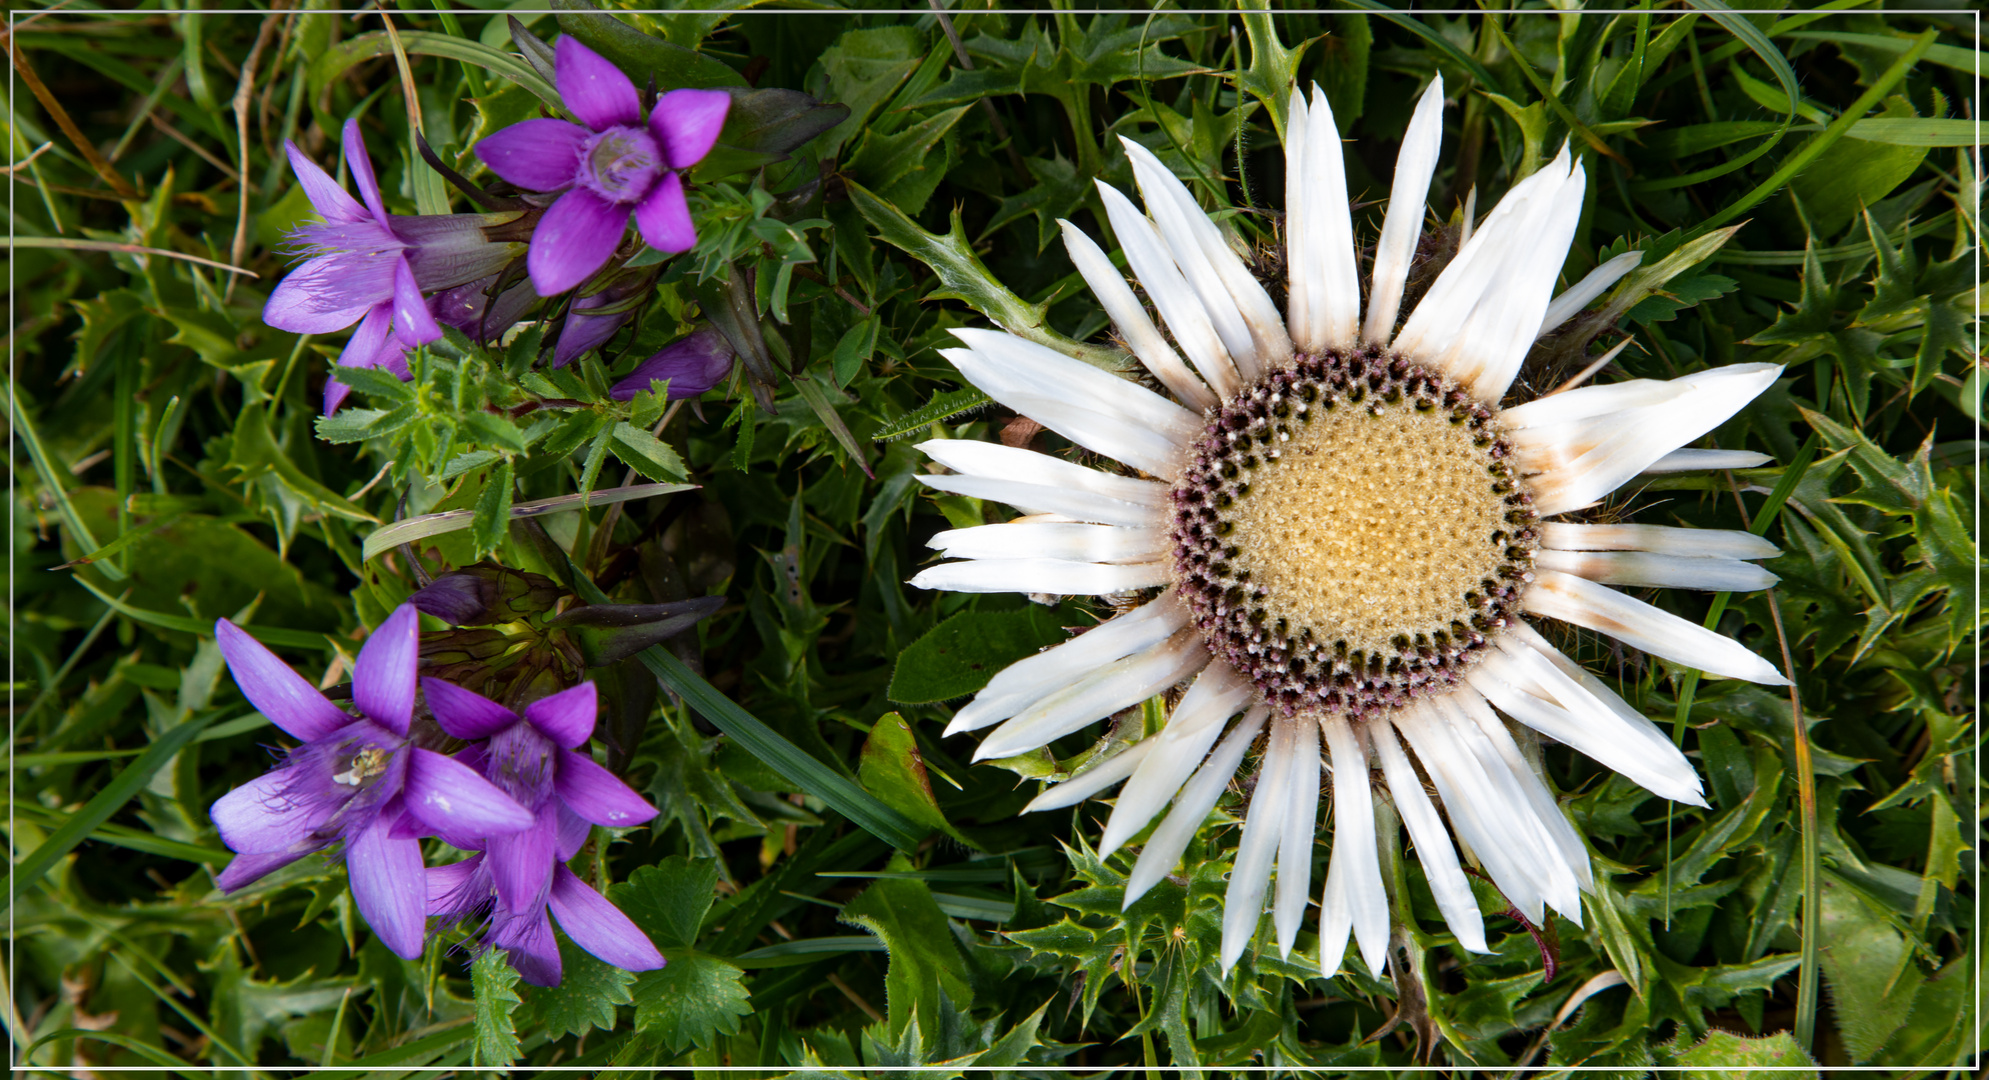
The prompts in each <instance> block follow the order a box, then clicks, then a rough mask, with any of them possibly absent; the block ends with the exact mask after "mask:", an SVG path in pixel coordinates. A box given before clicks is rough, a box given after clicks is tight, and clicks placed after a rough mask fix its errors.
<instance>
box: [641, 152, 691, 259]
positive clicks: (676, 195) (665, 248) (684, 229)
mask: <svg viewBox="0 0 1989 1080" xmlns="http://www.w3.org/2000/svg"><path fill="white" fill-rule="evenodd" d="M635 227H636V230H637V231H638V232H640V233H642V241H643V243H645V244H648V245H649V246H650V247H653V248H655V249H656V250H658V251H661V252H665V253H667V254H675V253H677V252H679V251H689V250H690V249H692V248H694V247H696V246H697V242H698V234H697V230H696V229H694V228H692V227H691V208H690V206H689V205H688V204H687V203H685V202H684V182H683V181H682V180H679V179H678V178H677V174H676V173H673V172H666V173H664V174H663V175H662V176H660V177H658V178H657V180H656V186H655V187H653V188H650V189H649V194H647V195H645V196H643V197H642V201H641V202H639V203H637V204H635Z"/></svg>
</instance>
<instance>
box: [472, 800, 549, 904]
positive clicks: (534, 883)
mask: <svg viewBox="0 0 1989 1080" xmlns="http://www.w3.org/2000/svg"><path fill="white" fill-rule="evenodd" d="M554 810H555V807H554V805H553V804H551V803H547V804H546V805H545V806H544V807H542V808H540V810H539V813H538V814H537V816H536V817H535V818H534V819H533V821H532V827H531V828H529V829H526V830H525V831H524V832H516V833H511V834H510V835H508V836H493V837H490V842H489V843H488V844H487V845H485V847H484V851H485V853H487V854H488V855H489V856H490V858H489V860H488V862H487V865H488V866H489V867H490V877H491V883H492V884H493V885H495V886H496V887H497V899H498V901H499V902H501V903H502V904H503V905H504V906H505V907H507V908H509V909H511V910H512V911H523V910H525V909H527V908H529V907H532V906H534V905H537V904H543V903H545V897H546V882H547V881H549V880H551V874H552V865H553V854H554V851H555V849H556V848H557V843H556V840H557V831H558V817H557V815H556V814H555V813H554Z"/></svg>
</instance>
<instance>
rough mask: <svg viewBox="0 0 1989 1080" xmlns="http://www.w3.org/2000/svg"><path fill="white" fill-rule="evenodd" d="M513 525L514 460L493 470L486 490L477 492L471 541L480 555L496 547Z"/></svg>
mask: <svg viewBox="0 0 1989 1080" xmlns="http://www.w3.org/2000/svg"><path fill="white" fill-rule="evenodd" d="M510 527H511V463H510V462H508V461H506V462H502V463H500V464H499V465H498V466H497V468H495V469H493V470H491V474H490V477H489V479H488V480H487V481H486V482H485V483H484V488H483V494H481V495H479V496H477V506H476V514H475V516H474V517H472V518H471V520H470V543H471V544H472V545H474V546H475V548H476V554H477V558H479V559H481V558H483V557H484V556H486V555H488V554H490V553H491V552H493V551H496V550H497V545H498V544H500V543H502V542H503V541H504V534H505V531H506V530H508V529H509V528H510Z"/></svg>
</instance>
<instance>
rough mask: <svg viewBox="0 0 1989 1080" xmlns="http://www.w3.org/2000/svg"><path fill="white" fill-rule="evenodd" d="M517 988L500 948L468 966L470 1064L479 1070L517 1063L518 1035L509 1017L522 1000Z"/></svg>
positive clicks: (516, 975) (513, 975) (506, 1066)
mask: <svg viewBox="0 0 1989 1080" xmlns="http://www.w3.org/2000/svg"><path fill="white" fill-rule="evenodd" d="M517 986H518V972H517V971H516V970H514V969H513V968H512V967H511V960H510V958H509V955H508V954H507V953H506V952H505V951H504V950H503V949H485V950H484V951H483V955H481V956H479V957H477V958H476V962H475V963H473V964H471V965H470V989H471V992H472V993H473V995H474V996H475V1000H476V1006H477V1011H476V1020H475V1024H476V1043H475V1045H474V1046H473V1047H472V1048H471V1050H470V1061H471V1063H472V1064H474V1065H476V1066H477V1067H479V1068H499V1069H502V1068H508V1067H509V1066H510V1065H511V1064H512V1063H513V1062H515V1061H517V1060H518V1056H519V1043H518V1033H517V1029H516V1027H515V1026H514V1022H513V1020H512V1017H511V1014H512V1013H514V1012H516V1011H517V1009H518V1006H519V1005H520V1004H522V1003H523V1000H524V999H522V998H520V997H519V996H518V991H517V989H516V988H517Z"/></svg>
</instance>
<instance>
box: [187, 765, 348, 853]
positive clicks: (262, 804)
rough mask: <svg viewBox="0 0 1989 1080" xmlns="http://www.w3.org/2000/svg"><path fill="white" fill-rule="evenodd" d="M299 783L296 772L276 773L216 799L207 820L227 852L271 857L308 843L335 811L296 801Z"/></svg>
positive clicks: (269, 773) (308, 802)
mask: <svg viewBox="0 0 1989 1080" xmlns="http://www.w3.org/2000/svg"><path fill="white" fill-rule="evenodd" d="M299 780H300V778H299V777H298V775H297V770H295V769H277V770H275V771H273V772H268V773H264V774H263V775H261V776H258V777H256V778H255V779H254V780H251V781H249V782H248V783H246V784H243V785H242V786H241V787H238V788H236V789H235V790H233V791H230V792H229V793H228V794H226V795H223V796H221V797H220V798H219V799H216V800H215V801H214V805H213V806H211V807H209V808H208V811H207V816H208V817H210V818H212V819H213V820H214V827H215V829H217V830H219V831H220V833H221V842H222V843H224V844H226V845H228V850H230V851H234V852H238V853H241V854H244V855H268V854H272V853H274V852H278V851H290V850H291V849H293V848H296V847H297V846H298V845H300V844H304V843H306V842H308V841H309V840H310V839H311V833H313V832H314V831H316V830H317V828H318V826H320V825H323V824H324V821H325V819H326V818H328V817H330V816H331V811H332V809H333V807H332V806H319V805H314V804H313V803H312V802H310V801H306V800H299V799H298V798H296V796H295V795H294V794H293V793H292V792H293V789H294V786H295V785H296V784H297V783H298V782H299ZM318 846H322V845H318ZM305 850H308V849H305Z"/></svg>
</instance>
